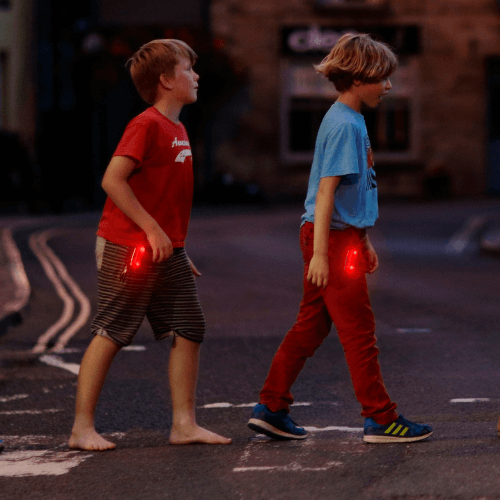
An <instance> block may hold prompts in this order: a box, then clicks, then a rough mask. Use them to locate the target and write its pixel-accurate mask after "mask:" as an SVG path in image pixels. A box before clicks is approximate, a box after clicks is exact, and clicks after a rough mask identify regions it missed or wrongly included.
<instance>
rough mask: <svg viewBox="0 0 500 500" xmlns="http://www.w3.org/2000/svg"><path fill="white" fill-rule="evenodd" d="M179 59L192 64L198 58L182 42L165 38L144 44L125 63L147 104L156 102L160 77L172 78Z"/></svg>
mask: <svg viewBox="0 0 500 500" xmlns="http://www.w3.org/2000/svg"><path fill="white" fill-rule="evenodd" d="M181 57H185V58H186V59H189V60H190V61H191V64H194V63H195V62H196V59H197V57H198V56H197V55H196V53H195V52H194V50H193V49H192V48H191V47H190V46H189V45H188V44H187V43H185V42H183V41H182V40H175V39H168V38H165V39H160V40H153V41H151V42H148V43H146V44H145V45H143V46H142V47H141V48H140V49H139V50H138V51H137V52H136V53H135V54H134V55H133V56H132V57H131V58H130V59H129V60H128V61H127V64H126V66H127V67H128V69H129V71H130V75H131V77H132V80H133V82H134V85H135V88H136V89H137V92H139V95H140V96H141V97H142V98H143V99H144V100H145V101H146V102H147V103H148V104H154V103H155V101H156V98H157V96H156V93H157V87H158V82H159V81H160V75H163V74H164V75H167V76H169V77H171V76H173V74H174V71H175V66H176V65H177V64H178V63H179V61H180V58H181Z"/></svg>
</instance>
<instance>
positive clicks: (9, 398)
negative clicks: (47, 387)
mask: <svg viewBox="0 0 500 500" xmlns="http://www.w3.org/2000/svg"><path fill="white" fill-rule="evenodd" d="M26 398H29V394H15V395H14V396H7V397H6V398H0V403H8V402H9V401H16V400H18V399H26Z"/></svg>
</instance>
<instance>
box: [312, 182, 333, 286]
mask: <svg viewBox="0 0 500 500" xmlns="http://www.w3.org/2000/svg"><path fill="white" fill-rule="evenodd" d="M340 179H341V177H340V176H332V177H323V178H321V180H320V182H319V188H318V193H317V195H316V206H315V210H314V253H313V257H312V259H311V262H310V263H309V272H308V273H307V281H309V282H310V283H312V284H313V285H316V286H319V287H322V288H326V285H328V275H329V265H328V240H329V235H330V223H331V221H332V213H333V202H334V198H335V190H336V189H337V187H338V185H339V184H340Z"/></svg>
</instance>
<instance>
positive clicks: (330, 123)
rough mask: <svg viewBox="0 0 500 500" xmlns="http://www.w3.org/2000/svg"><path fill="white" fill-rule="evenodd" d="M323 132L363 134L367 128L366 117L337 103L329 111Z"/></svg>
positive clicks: (323, 125) (329, 133) (329, 134)
mask: <svg viewBox="0 0 500 500" xmlns="http://www.w3.org/2000/svg"><path fill="white" fill-rule="evenodd" d="M322 128H323V133H324V134H325V135H328V136H331V135H332V134H335V135H336V134H348V135H349V134H354V135H358V134H362V133H363V132H364V130H366V125H365V122H364V118H363V116H362V115H360V114H359V113H356V112H355V111H353V110H351V109H350V108H349V107H348V106H346V105H345V104H342V103H337V102H336V103H335V104H334V105H333V106H331V107H330V109H329V110H328V111H327V113H326V115H325V116H324V118H323V123H322Z"/></svg>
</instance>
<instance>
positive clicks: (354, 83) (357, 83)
mask: <svg viewBox="0 0 500 500" xmlns="http://www.w3.org/2000/svg"><path fill="white" fill-rule="evenodd" d="M352 83H353V85H354V86H356V87H359V86H360V85H362V84H363V82H362V81H361V80H354V81H353V82H352Z"/></svg>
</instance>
